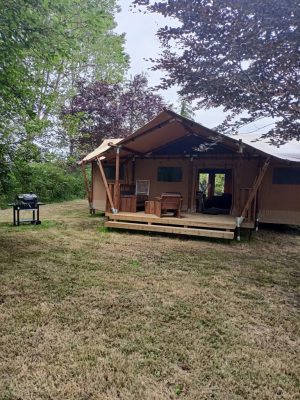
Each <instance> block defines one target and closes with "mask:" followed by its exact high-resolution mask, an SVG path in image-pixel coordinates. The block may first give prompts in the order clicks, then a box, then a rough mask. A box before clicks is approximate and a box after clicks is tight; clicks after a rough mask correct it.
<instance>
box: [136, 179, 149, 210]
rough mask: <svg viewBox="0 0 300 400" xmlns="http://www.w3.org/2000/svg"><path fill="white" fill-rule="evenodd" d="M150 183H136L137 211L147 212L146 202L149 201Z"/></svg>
mask: <svg viewBox="0 0 300 400" xmlns="http://www.w3.org/2000/svg"><path fill="white" fill-rule="evenodd" d="M149 192H150V181H149V180H137V181H136V183H135V194H136V197H137V204H136V208H137V211H141V210H145V202H146V201H147V200H148V199H149Z"/></svg>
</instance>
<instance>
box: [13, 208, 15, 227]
mask: <svg viewBox="0 0 300 400" xmlns="http://www.w3.org/2000/svg"><path fill="white" fill-rule="evenodd" d="M13 214H14V225H16V208H15V207H14V208H13Z"/></svg>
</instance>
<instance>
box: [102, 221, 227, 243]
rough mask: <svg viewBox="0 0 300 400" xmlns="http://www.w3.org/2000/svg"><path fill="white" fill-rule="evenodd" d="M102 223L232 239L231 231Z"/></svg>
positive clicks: (139, 229) (144, 229)
mask: <svg viewBox="0 0 300 400" xmlns="http://www.w3.org/2000/svg"><path fill="white" fill-rule="evenodd" d="M104 225H105V226H106V227H107V228H118V229H126V230H128V229H132V230H135V231H147V232H162V233H173V234H179V235H190V236H204V237H213V238H222V239H234V232H231V231H218V230H209V229H194V228H184V227H177V226H176V227H175V226H164V225H149V224H137V223H131V222H129V223H127V222H119V221H107V222H105V224H104Z"/></svg>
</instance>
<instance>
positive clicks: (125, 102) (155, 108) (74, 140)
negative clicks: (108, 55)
mask: <svg viewBox="0 0 300 400" xmlns="http://www.w3.org/2000/svg"><path fill="white" fill-rule="evenodd" d="M165 106H166V104H165V103H164V101H163V99H162V97H161V96H160V95H158V94H155V93H154V92H153V90H152V89H151V88H149V87H148V81H147V78H146V77H145V76H144V75H136V76H134V77H133V78H132V79H131V80H129V81H126V82H125V83H123V84H120V83H112V84H109V83H107V82H103V81H99V82H95V83H92V84H86V83H85V82H81V83H80V84H79V87H78V94H77V95H76V96H74V98H73V99H72V101H71V104H70V106H68V107H65V108H64V109H63V111H62V116H61V118H62V121H63V124H64V128H65V129H64V131H63V132H62V139H63V144H68V145H69V150H70V151H69V153H70V156H74V157H79V156H80V155H82V154H85V153H86V152H88V151H90V150H92V149H93V148H95V147H97V146H99V144H100V143H101V141H102V140H103V139H105V138H112V137H125V136H126V135H128V134H130V133H132V132H133V131H135V130H136V129H138V128H139V127H141V126H142V125H144V124H145V123H146V122H148V121H149V120H151V119H152V118H153V117H154V116H155V115H156V114H157V113H159V112H160V111H162V110H163V108H164V107H165Z"/></svg>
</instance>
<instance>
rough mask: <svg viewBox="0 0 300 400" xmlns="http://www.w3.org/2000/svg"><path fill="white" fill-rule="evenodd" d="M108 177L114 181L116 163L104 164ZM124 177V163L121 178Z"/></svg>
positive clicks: (121, 167)
mask: <svg viewBox="0 0 300 400" xmlns="http://www.w3.org/2000/svg"><path fill="white" fill-rule="evenodd" d="M103 169H104V172H105V176H106V179H107V180H108V181H114V180H115V179H116V166H115V165H104V166H103ZM123 179H124V164H121V165H120V180H123Z"/></svg>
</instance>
